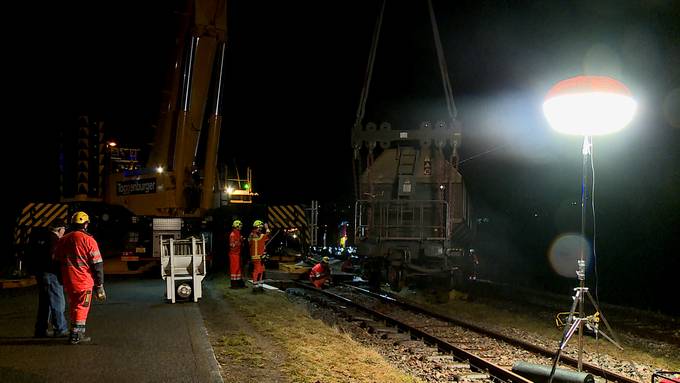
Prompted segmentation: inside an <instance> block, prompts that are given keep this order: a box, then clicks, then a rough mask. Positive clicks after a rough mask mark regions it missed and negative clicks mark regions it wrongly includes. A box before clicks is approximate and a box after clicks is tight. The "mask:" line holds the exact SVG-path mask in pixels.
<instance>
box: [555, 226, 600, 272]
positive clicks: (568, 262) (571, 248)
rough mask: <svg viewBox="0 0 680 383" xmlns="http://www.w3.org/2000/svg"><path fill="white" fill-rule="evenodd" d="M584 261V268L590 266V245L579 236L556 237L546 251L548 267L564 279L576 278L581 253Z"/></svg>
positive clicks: (574, 234)
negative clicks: (582, 252)
mask: <svg viewBox="0 0 680 383" xmlns="http://www.w3.org/2000/svg"><path fill="white" fill-rule="evenodd" d="M582 250H583V251H584V252H585V254H584V256H583V258H584V260H585V261H586V268H587V267H588V266H589V265H590V254H591V251H590V244H589V243H588V241H587V240H586V239H585V238H583V237H582V236H581V235H580V234H576V233H569V234H563V235H561V236H559V237H557V238H556V239H555V240H554V241H553V243H552V245H551V246H550V250H549V251H548V260H549V261H550V266H551V267H552V269H553V270H554V271H555V272H556V273H557V274H559V275H561V276H563V277H566V278H576V269H577V268H578V263H577V261H578V260H579V259H580V258H581V251H582Z"/></svg>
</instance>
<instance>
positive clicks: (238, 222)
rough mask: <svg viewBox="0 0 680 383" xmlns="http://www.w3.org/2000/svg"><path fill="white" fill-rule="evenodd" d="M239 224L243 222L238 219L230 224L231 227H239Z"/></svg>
mask: <svg viewBox="0 0 680 383" xmlns="http://www.w3.org/2000/svg"><path fill="white" fill-rule="evenodd" d="M241 226H243V224H242V223H241V221H239V220H238V219H237V220H235V221H234V223H232V224H231V227H241Z"/></svg>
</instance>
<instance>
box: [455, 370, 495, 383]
mask: <svg viewBox="0 0 680 383" xmlns="http://www.w3.org/2000/svg"><path fill="white" fill-rule="evenodd" d="M455 379H456V381H458V382H465V381H474V380H485V379H491V376H489V374H484V373H481V372H470V373H464V374H457V375H455Z"/></svg>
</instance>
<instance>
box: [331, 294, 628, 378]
mask: <svg viewBox="0 0 680 383" xmlns="http://www.w3.org/2000/svg"><path fill="white" fill-rule="evenodd" d="M343 286H346V287H350V288H352V289H354V290H357V291H358V292H360V293H361V294H364V295H368V296H371V297H373V298H377V299H380V300H382V301H383V302H389V303H392V304H395V305H397V306H401V307H403V308H405V309H408V310H411V311H413V312H416V313H419V314H424V315H428V316H431V317H433V318H437V319H440V320H443V321H445V322H449V323H453V324H455V325H458V326H461V327H465V328H467V329H470V330H472V331H476V332H479V333H480V334H484V335H488V336H490V337H493V338H496V339H499V340H502V341H504V342H506V343H509V344H512V345H514V346H518V347H521V348H523V349H525V350H527V351H531V352H535V353H537V354H541V355H543V356H546V357H550V358H554V357H555V351H553V350H549V349H547V348H544V347H541V346H538V345H535V344H533V343H529V342H527V341H525V340H522V339H517V338H513V337H510V336H507V335H505V334H501V333H499V332H496V331H493V330H489V329H487V328H484V327H481V326H477V325H476V324H473V323H469V322H465V321H462V320H459V319H455V318H452V317H449V316H447V315H444V314H440V313H436V312H433V311H430V310H428V309H426V308H424V307H421V306H418V305H416V304H413V303H408V302H404V301H401V300H399V299H396V298H393V297H391V296H389V295H387V294H378V293H374V292H372V291H369V290H366V289H363V288H361V287H357V286H353V285H350V284H346V283H345V284H343ZM560 360H561V361H563V362H565V364H568V365H570V366H572V367H577V368H578V360H577V359H575V358H572V357H570V356H566V355H562V356H561V357H560ZM583 370H584V371H586V372H590V373H592V374H595V375H597V376H602V377H604V378H606V379H608V380H610V381H613V382H619V383H640V382H638V381H637V380H633V379H631V378H628V377H626V376H623V375H619V374H617V373H615V372H612V371H608V370H605V369H603V368H601V367H598V366H596V365H594V364H591V363H586V362H583Z"/></svg>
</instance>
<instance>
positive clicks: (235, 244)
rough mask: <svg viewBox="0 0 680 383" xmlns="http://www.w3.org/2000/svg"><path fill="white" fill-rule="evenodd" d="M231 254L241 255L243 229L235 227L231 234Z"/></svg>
mask: <svg viewBox="0 0 680 383" xmlns="http://www.w3.org/2000/svg"><path fill="white" fill-rule="evenodd" d="M229 255H230V256H232V255H235V256H238V257H240V256H241V231H240V230H237V229H234V230H232V231H231V233H230V234H229Z"/></svg>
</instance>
